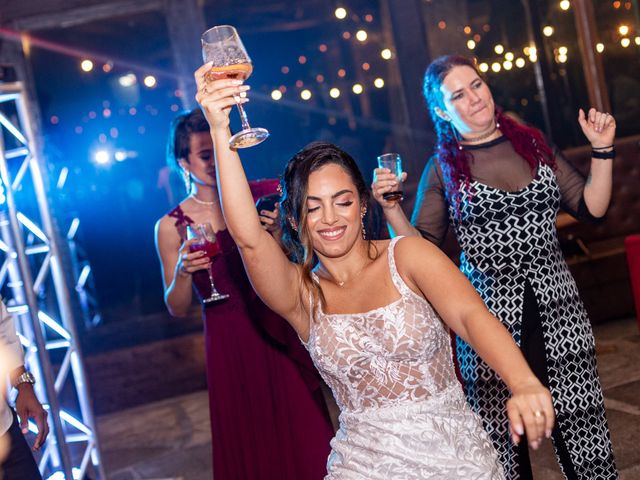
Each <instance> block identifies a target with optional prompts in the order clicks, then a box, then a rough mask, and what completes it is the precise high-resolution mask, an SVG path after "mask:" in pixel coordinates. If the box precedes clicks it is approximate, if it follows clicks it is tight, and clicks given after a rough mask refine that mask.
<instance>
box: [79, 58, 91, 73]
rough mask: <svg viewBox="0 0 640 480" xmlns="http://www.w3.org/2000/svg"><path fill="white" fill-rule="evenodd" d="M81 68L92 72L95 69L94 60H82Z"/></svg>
mask: <svg viewBox="0 0 640 480" xmlns="http://www.w3.org/2000/svg"><path fill="white" fill-rule="evenodd" d="M80 68H81V69H82V71H83V72H90V71H91V70H93V62H92V61H91V60H88V59H87V60H83V61H82V62H80Z"/></svg>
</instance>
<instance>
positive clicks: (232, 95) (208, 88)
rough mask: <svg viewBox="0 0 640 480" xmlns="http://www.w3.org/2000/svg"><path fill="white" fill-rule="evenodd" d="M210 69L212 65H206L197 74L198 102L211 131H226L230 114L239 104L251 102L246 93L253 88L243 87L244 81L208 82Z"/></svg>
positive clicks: (223, 80) (228, 79) (219, 80)
mask: <svg viewBox="0 0 640 480" xmlns="http://www.w3.org/2000/svg"><path fill="white" fill-rule="evenodd" d="M210 69H211V63H206V64H204V65H202V66H201V67H200V68H199V69H198V70H196V72H195V75H194V76H195V80H196V86H197V89H198V93H197V94H196V101H197V102H198V103H199V104H200V106H201V107H202V111H203V112H204V115H205V117H207V121H208V122H209V125H210V126H211V129H219V128H224V129H226V128H228V127H229V112H230V111H231V109H232V107H234V106H235V105H237V104H238V103H240V104H244V103H247V102H248V101H249V98H248V97H247V96H246V92H247V91H248V90H249V89H250V88H251V87H249V86H248V85H243V81H242V80H237V79H231V78H221V79H218V80H210V81H207V80H206V79H205V75H206V74H207V72H209V70H210Z"/></svg>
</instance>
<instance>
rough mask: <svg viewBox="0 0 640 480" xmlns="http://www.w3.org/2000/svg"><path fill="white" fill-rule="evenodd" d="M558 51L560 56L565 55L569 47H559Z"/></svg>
mask: <svg viewBox="0 0 640 480" xmlns="http://www.w3.org/2000/svg"><path fill="white" fill-rule="evenodd" d="M558 53H559V54H560V55H562V56H566V55H567V53H569V49H568V48H567V47H559V48H558Z"/></svg>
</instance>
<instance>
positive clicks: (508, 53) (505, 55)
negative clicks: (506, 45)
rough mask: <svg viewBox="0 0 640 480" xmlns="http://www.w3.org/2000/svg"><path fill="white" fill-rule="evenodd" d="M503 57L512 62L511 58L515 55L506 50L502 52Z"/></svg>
mask: <svg viewBox="0 0 640 480" xmlns="http://www.w3.org/2000/svg"><path fill="white" fill-rule="evenodd" d="M504 58H505V59H506V60H508V61H509V62H513V59H514V58H515V55H514V54H513V52H507V53H505V54H504Z"/></svg>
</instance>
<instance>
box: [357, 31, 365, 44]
mask: <svg viewBox="0 0 640 480" xmlns="http://www.w3.org/2000/svg"><path fill="white" fill-rule="evenodd" d="M367 36H368V35H367V32H366V31H364V30H358V31H357V32H356V39H358V41H360V42H366V40H367Z"/></svg>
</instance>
